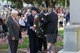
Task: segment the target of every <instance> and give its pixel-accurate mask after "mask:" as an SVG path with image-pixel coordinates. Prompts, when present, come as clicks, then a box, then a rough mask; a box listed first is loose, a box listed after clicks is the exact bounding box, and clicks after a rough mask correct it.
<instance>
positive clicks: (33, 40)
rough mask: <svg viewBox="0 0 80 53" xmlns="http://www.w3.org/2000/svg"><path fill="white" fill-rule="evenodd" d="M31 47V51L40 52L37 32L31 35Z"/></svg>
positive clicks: (32, 52) (31, 52)
mask: <svg viewBox="0 0 80 53" xmlns="http://www.w3.org/2000/svg"><path fill="white" fill-rule="evenodd" d="M29 47H30V53H37V52H38V39H37V36H36V35H35V34H32V35H29Z"/></svg>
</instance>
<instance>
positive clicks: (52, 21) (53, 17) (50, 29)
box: [46, 12, 58, 34]
mask: <svg viewBox="0 0 80 53" xmlns="http://www.w3.org/2000/svg"><path fill="white" fill-rule="evenodd" d="M46 19H47V22H48V23H47V34H54V33H55V32H56V30H57V23H58V16H57V14H55V13H54V12H51V13H50V14H49V15H48V16H47V18H46Z"/></svg>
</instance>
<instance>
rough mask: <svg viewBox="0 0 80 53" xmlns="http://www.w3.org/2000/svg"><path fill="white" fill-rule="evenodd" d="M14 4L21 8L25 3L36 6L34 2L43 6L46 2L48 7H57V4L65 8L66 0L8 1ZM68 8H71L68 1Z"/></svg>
mask: <svg viewBox="0 0 80 53" xmlns="http://www.w3.org/2000/svg"><path fill="white" fill-rule="evenodd" d="M8 1H11V2H12V5H13V6H15V7H17V8H21V7H22V4H23V2H26V3H28V4H29V3H30V4H32V5H34V2H35V3H37V4H38V5H42V3H43V1H45V3H46V6H47V7H48V6H51V7H55V5H56V4H61V5H63V6H65V0H8ZM67 6H69V0H67Z"/></svg>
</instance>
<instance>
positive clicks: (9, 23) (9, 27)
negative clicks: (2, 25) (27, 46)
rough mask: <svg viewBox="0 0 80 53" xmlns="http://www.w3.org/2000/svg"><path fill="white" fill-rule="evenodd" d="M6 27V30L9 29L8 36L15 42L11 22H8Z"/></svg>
mask: <svg viewBox="0 0 80 53" xmlns="http://www.w3.org/2000/svg"><path fill="white" fill-rule="evenodd" d="M7 25H8V29H9V32H10V35H11V37H12V40H15V35H14V32H13V24H12V22H10V21H8V22H7Z"/></svg>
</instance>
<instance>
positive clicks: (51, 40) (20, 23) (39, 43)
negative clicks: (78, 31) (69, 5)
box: [0, 7, 69, 53]
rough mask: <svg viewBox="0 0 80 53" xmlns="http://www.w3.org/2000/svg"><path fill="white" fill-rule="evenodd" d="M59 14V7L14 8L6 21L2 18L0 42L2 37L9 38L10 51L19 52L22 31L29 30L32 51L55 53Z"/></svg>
mask: <svg viewBox="0 0 80 53" xmlns="http://www.w3.org/2000/svg"><path fill="white" fill-rule="evenodd" d="M59 15H60V13H59V11H58V9H57V10H55V9H49V10H48V8H42V9H39V8H36V7H31V8H30V9H29V8H28V9H25V10H17V9H13V10H11V13H10V15H9V17H8V19H7V22H6V23H5V21H4V20H3V19H2V18H0V44H1V39H2V38H4V39H8V43H9V48H10V49H9V51H10V52H9V53H17V48H18V43H22V41H23V39H22V34H21V32H23V31H27V34H26V35H29V48H30V53H42V51H44V53H55V48H56V46H55V43H56V41H57V35H58V17H59ZM61 16H63V15H61ZM65 17H67V16H65ZM68 21H69V20H68ZM68 21H67V22H68ZM60 24H62V23H61V21H60ZM3 33H4V34H5V36H4V37H2V36H3V35H4V34H3ZM2 34H3V35H2ZM6 37H7V38H6Z"/></svg>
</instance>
